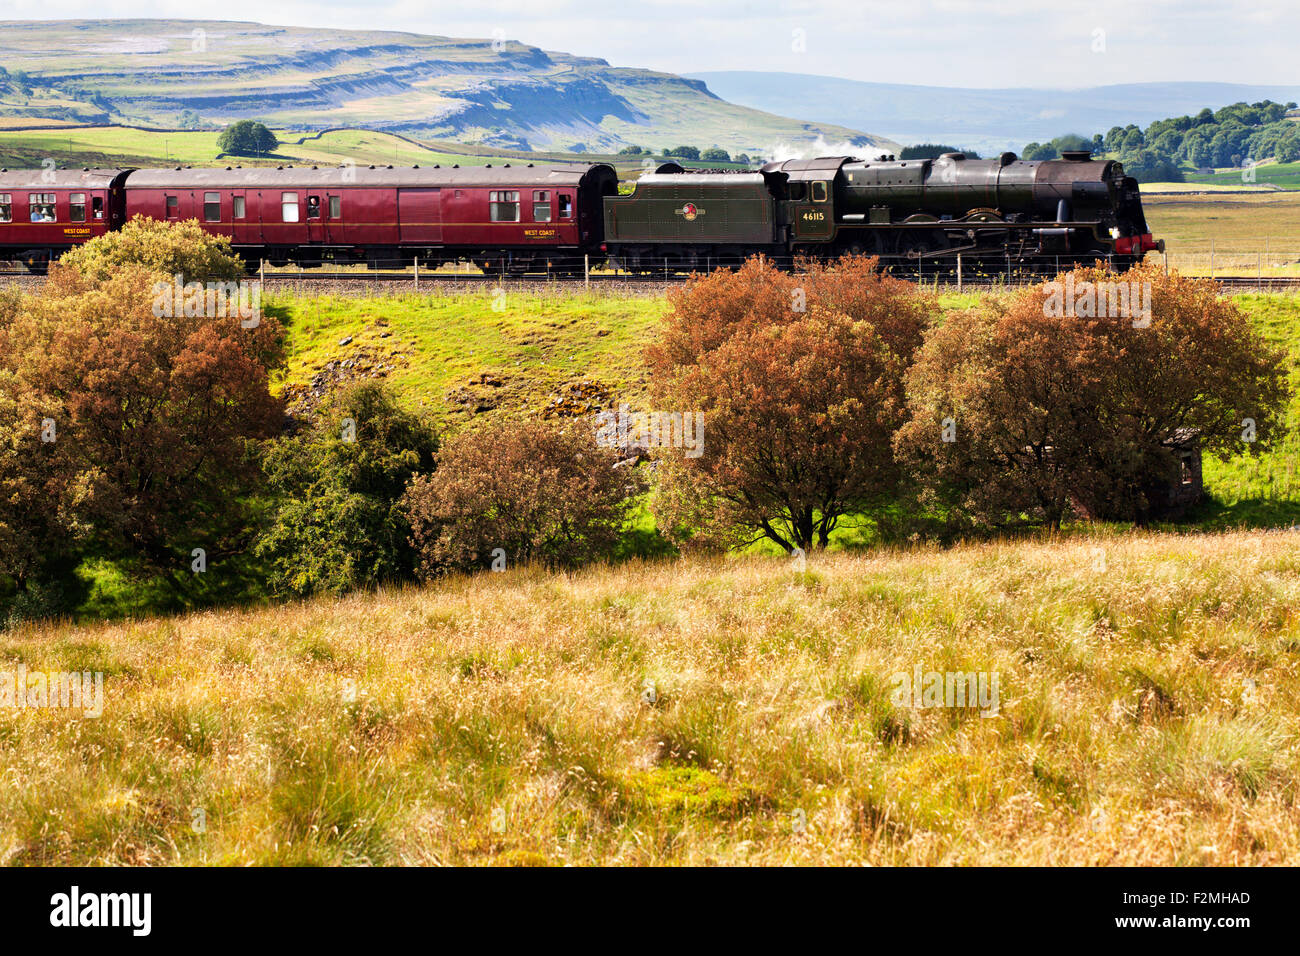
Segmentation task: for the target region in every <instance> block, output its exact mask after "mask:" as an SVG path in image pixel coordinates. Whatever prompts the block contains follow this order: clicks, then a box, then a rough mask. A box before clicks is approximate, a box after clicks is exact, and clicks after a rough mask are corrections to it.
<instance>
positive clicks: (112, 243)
mask: <svg viewBox="0 0 1300 956" xmlns="http://www.w3.org/2000/svg"><path fill="white" fill-rule="evenodd" d="M59 264H60V265H61V266H64V267H66V268H68V269H71V270H73V271H74V272H76V273H77V274H78V275H80V276H81V277H82V278H83V279H86V280H87V281H91V282H104V281H107V280H109V279H111V278H113V277H114V276H115V275H117V274H118V273H119V272H120V271H121V270H122V269H124V268H127V267H128V266H136V267H140V268H144V269H148V270H152V271H153V272H157V273H161V276H162V277H165V278H167V279H172V278H173V277H174V276H178V275H179V276H181V281H182V282H186V283H188V282H235V281H238V280H239V279H240V278H241V277H242V276H243V275H244V273H245V269H244V263H243V260H241V259H240V258H239V257H238V256H237V255H235V253H234V252H233V251H232V250H231V248H230V240H229V239H227V238H226V237H225V236H213V235H210V234H208V233H207V232H204V230H203V227H202V226H200V225H199V224H198V222H196V221H195V220H192V219H191V220H190V221H188V222H178V223H171V222H158V221H157V220H155V219H147V218H145V217H144V216H136V217H134V218H133V219H132V220H131V221H130V222H128V223H127V224H126V225H125V226H123V227H122V228H121V229H119V230H117V231H116V232H110V233H106V234H104V235H102V236H96V237H95V238H94V239H91V240H90V241H89V242H87V243H85V244H83V245H80V246H78V247H77V248H75V249H73V250H72V251H70V252H66V253H64V254H63V256H62V257H61V258H60V259H59Z"/></svg>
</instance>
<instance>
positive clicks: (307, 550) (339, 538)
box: [255, 382, 438, 595]
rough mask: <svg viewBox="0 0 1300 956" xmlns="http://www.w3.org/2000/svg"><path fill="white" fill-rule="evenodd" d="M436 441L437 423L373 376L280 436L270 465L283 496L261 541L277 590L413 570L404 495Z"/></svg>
mask: <svg viewBox="0 0 1300 956" xmlns="http://www.w3.org/2000/svg"><path fill="white" fill-rule="evenodd" d="M437 450H438V438H437V435H436V433H435V432H434V430H433V427H432V426H431V425H430V424H429V423H428V422H426V421H424V420H422V419H420V418H419V417H417V416H415V415H412V414H411V413H409V412H406V411H404V410H402V409H401V408H399V407H398V405H397V403H396V401H395V400H394V399H393V397H392V395H391V394H389V392H388V391H387V390H386V389H385V388H384V387H383V386H382V385H380V384H377V383H374V382H363V383H361V384H358V385H354V386H353V387H351V388H350V389H347V390H345V391H343V392H340V393H337V394H336V395H334V396H333V397H332V398H331V399H329V400H328V401H327V402H326V403H325V405H324V406H323V407H322V408H321V409H320V411H319V414H318V417H317V419H316V420H315V422H313V423H312V425H311V426H310V427H309V428H308V429H306V430H305V431H303V432H302V433H300V434H298V435H296V436H294V437H292V438H286V439H282V440H281V441H278V442H276V443H275V444H274V445H273V446H272V447H271V448H270V449H269V451H268V453H267V455H266V459H265V462H264V465H263V468H264V471H265V473H266V476H267V479H268V481H269V484H270V488H271V491H272V493H273V494H274V495H275V496H276V499H277V505H276V509H275V512H274V515H273V517H272V519H271V522H270V524H269V526H268V527H267V529H266V530H265V531H264V532H263V533H262V535H261V536H260V537H259V539H258V542H257V545H256V548H255V554H256V555H257V557H258V558H260V559H262V560H263V561H265V562H266V567H267V578H268V581H269V583H270V586H271V588H272V590H274V591H276V592H278V593H282V594H283V593H290V594H300V595H305V594H312V593H315V592H321V591H328V592H332V593H335V594H341V593H344V592H346V591H350V590H353V589H356V588H363V587H372V586H374V585H377V584H380V583H383V582H388V581H398V580H403V579H406V578H409V577H411V576H412V574H413V572H414V568H415V555H414V551H413V550H412V548H411V546H410V544H409V542H408V540H407V539H408V538H409V537H410V526H409V524H408V522H407V520H406V516H405V514H404V513H403V511H402V509H401V508H400V507H399V502H400V500H401V498H402V495H403V493H404V491H405V489H406V485H407V482H409V481H410V479H411V478H412V476H414V475H415V474H417V473H419V472H427V471H430V470H431V469H432V468H433V467H434V458H435V455H436V454H437Z"/></svg>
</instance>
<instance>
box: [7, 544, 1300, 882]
mask: <svg viewBox="0 0 1300 956" xmlns="http://www.w3.org/2000/svg"><path fill="white" fill-rule="evenodd" d="M1297 555H1300V535H1297V534H1296V533H1294V532H1282V533H1276V534H1268V535H1260V534H1231V535H1224V536H1211V535H1199V536H1184V535H1179V536H1172V535H1168V536H1162V535H1121V536H1109V537H1107V536H1099V537H1087V538H1076V539H1071V540H1055V541H1042V542H1033V541H1030V542H1022V543H1019V544H1007V543H995V544H985V545H970V546H963V547H958V548H953V549H951V550H933V549H919V550H910V551H879V552H876V553H873V554H871V555H856V556H854V555H847V554H832V555H826V556H821V557H818V558H817V559H815V560H814V559H809V562H808V568H807V571H806V573H800V572H799V571H798V570H797V569H795V568H793V567H792V566H791V565H790V563H789V562H788V561H787V560H785V559H765V558H754V557H750V558H744V559H738V560H729V561H696V560H686V561H679V562H664V563H651V564H642V563H631V564H625V565H621V566H619V567H616V568H612V569H602V568H596V569H592V570H588V571H585V572H581V573H577V574H572V575H553V574H545V573H541V572H535V571H531V570H528V569H523V570H519V569H516V570H507V571H506V572H505V573H502V574H491V573H485V574H481V575H479V576H476V577H472V578H451V579H448V580H444V581H441V582H439V583H437V584H434V585H432V586H429V587H426V588H408V589H405V590H392V591H381V592H379V593H377V594H359V595H356V596H353V597H350V598H347V599H344V600H333V599H323V600H317V601H312V602H307V603H303V604H292V605H287V606H281V607H275V608H270V609H265V610H253V611H225V612H220V613H204V614H196V615H191V616H187V617H178V618H170V619H167V618H157V619H143V620H138V621H133V622H127V623H120V624H111V625H108V624H104V625H95V626H84V627H73V626H68V625H64V624H50V625H45V626H24V627H22V628H20V629H18V630H16V631H12V632H8V633H6V634H4V636H3V648H2V650H0V653H2V654H3V656H4V657H5V658H6V659H8V660H20V661H22V662H23V663H24V664H25V665H26V667H27V668H28V672H33V671H39V670H47V671H83V670H89V671H99V672H102V673H103V674H104V684H103V701H102V703H103V708H102V716H100V717H99V718H97V719H95V718H82V717H81V716H80V714H77V713H73V712H69V711H67V710H60V709H57V708H53V709H34V708H26V709H19V708H12V707H9V708H4V709H3V710H0V742H4V743H3V745H0V774H3V776H4V779H5V787H4V788H3V791H0V821H3V824H2V825H0V826H2V828H0V862H4V863H9V864H21V865H31V864H77V865H84V864H108V865H120V864H189V865H204V864H226V865H242V864H274V863H307V864H333V863H348V864H365V863H371V864H393V865H400V864H477V863H498V864H516V865H562V864H566V863H572V864H577V865H584V864H606V865H608V864H615V863H631V864H708V863H730V864H742V863H752V864H786V863H805V864H807V863H871V864H1006V863H1020V864H1039V865H1041V864H1076V865H1099V864H1129V865H1170V864H1213V865H1223V866H1228V865H1257V864H1291V865H1294V864H1295V863H1297V862H1300V817H1298V816H1297V807H1296V783H1295V782H1296V779H1297V775H1300V755H1298V752H1297V745H1296V740H1297V734H1298V733H1300V682H1298V680H1297V669H1296V667H1295V661H1296V654H1297V651H1298V650H1300V616H1297V608H1298V607H1300V559H1298V558H1297ZM918 669H919V670H920V671H921V672H922V673H923V674H925V675H928V674H930V673H932V672H933V673H938V674H941V675H942V674H944V673H952V672H958V671H960V672H963V673H972V674H984V675H985V677H986V680H985V685H984V686H985V687H986V688H987V690H988V691H989V693H987V694H986V695H985V698H984V704H985V706H981V707H980V708H979V709H976V708H974V707H970V706H966V707H962V706H957V707H946V708H945V707H938V708H935V707H923V706H919V704H922V703H925V700H924V699H923V698H922V699H918V700H913V701H911V702H910V703H909V702H908V701H906V700H904V699H902V698H901V697H899V696H897V695H896V692H897V691H898V689H899V688H900V687H901V686H902V680H900V677H899V676H898V675H901V676H902V678H903V679H906V680H910V679H912V675H913V674H915V673H916V671H917V670H918ZM994 676H996V679H997V684H996V693H993V690H994V685H993V683H992V681H993V678H994ZM923 680H925V681H929V680H930V678H929V677H928V676H926V677H924V678H923ZM918 693H919V691H918ZM18 741H21V746H14V745H13V744H14V742H18ZM196 821H201V823H202V825H201V826H196V825H195V824H196Z"/></svg>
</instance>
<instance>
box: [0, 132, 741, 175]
mask: <svg viewBox="0 0 1300 956" xmlns="http://www.w3.org/2000/svg"><path fill="white" fill-rule="evenodd" d="M47 123H48V128H42V129H35V130H26V129H25V130H17V129H13V128H9V127H13V126H15V125H19V124H24V125H25V124H42V125H44V124H47ZM275 133H276V136H277V138H278V139H279V140H280V147H279V148H278V149H277V150H276V152H275V154H274V155H271V156H265V157H242V156H241V157H234V156H225V157H222V158H220V159H218V156H219V154H220V150H219V148H218V147H217V138H218V137H219V136H220V135H221V134H220V131H216V130H196V131H169V132H161V131H157V130H145V129H135V128H132V127H128V126H77V125H72V124H67V123H55V122H53V121H47V120H34V121H33V120H27V121H23V120H12V121H10V122H8V123H5V122H0V166H6V167H9V168H23V167H27V168H32V169H38V168H40V167H41V165H42V163H43V161H44V160H45V159H47V158H48V159H53V160H54V161H55V162H56V163H57V164H58V165H60V166H66V167H77V166H91V167H96V166H98V167H111V166H170V165H186V166H216V165H223V166H224V165H227V164H230V163H239V164H241V165H244V166H256V165H264V166H268V165H280V164H284V163H293V164H296V165H309V164H320V165H336V164H338V163H342V162H343V161H345V160H351V161H353V162H355V163H358V164H367V165H368V164H372V163H373V164H375V165H390V164H391V165H394V166H416V165H419V166H429V165H432V164H434V163H443V164H447V165H450V164H452V163H459V164H460V165H462V166H482V165H484V164H485V163H496V162H502V161H505V162H511V161H515V160H522V161H524V162H579V163H599V162H605V163H610V164H612V165H614V166H615V167H616V168H617V169H618V171H619V174H620V176H622V177H624V178H635V177H636V176H638V175H640V173H641V172H642V170H643V168H644V164H645V162H646V161H647V158H646V157H639V156H638V157H629V156H618V155H604V154H597V153H565V152H555V151H543V152H522V151H519V150H506V149H496V148H493V147H487V146H475V145H465V144H461V143H451V142H445V141H441V140H431V141H429V142H428V143H424V142H417V141H413V140H411V139H408V138H404V137H402V136H397V135H394V134H392V133H383V132H378V131H375V130H369V129H344V130H333V131H330V132H326V133H321V134H312V133H303V132H294V131H288V130H276V131H275ZM649 162H651V163H659V162H662V160H661V159H651V160H649ZM676 162H679V163H681V164H682V165H684V166H687V167H708V168H723V169H742V168H744V167H742V166H740V165H738V164H736V163H700V162H692V161H689V160H676Z"/></svg>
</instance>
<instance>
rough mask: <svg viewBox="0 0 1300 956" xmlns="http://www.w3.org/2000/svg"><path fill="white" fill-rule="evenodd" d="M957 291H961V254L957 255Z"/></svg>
mask: <svg viewBox="0 0 1300 956" xmlns="http://www.w3.org/2000/svg"><path fill="white" fill-rule="evenodd" d="M957 291H958V292H960V291H961V253H960V252H959V253H957Z"/></svg>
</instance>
